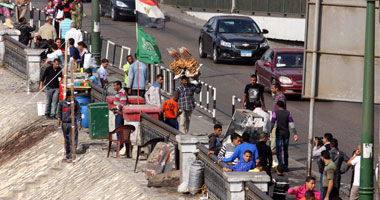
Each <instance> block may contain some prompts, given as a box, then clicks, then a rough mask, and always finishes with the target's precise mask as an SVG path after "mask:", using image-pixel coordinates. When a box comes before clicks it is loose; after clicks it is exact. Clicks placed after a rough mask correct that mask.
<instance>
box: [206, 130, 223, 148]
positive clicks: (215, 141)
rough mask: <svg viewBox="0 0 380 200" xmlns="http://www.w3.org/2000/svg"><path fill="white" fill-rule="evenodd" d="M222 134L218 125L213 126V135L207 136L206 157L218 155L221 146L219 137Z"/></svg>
mask: <svg viewBox="0 0 380 200" xmlns="http://www.w3.org/2000/svg"><path fill="white" fill-rule="evenodd" d="M221 134H222V126H221V125H220V124H215V125H214V133H211V134H210V135H209V136H208V149H209V150H210V151H209V152H208V155H210V154H215V155H218V153H219V151H220V149H221V148H222V145H221V144H220V139H219V136H220V135H221Z"/></svg>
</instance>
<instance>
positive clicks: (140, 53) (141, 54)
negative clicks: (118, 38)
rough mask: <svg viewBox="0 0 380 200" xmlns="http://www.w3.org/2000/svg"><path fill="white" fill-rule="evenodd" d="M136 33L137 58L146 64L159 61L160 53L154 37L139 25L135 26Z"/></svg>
mask: <svg viewBox="0 0 380 200" xmlns="http://www.w3.org/2000/svg"><path fill="white" fill-rule="evenodd" d="M137 33H138V38H137V50H136V54H137V59H138V60H139V61H141V62H144V63H148V64H156V63H161V53H160V49H158V46H157V44H156V39H154V37H152V36H151V35H149V34H146V33H145V32H144V30H143V29H142V28H141V27H138V28H137Z"/></svg>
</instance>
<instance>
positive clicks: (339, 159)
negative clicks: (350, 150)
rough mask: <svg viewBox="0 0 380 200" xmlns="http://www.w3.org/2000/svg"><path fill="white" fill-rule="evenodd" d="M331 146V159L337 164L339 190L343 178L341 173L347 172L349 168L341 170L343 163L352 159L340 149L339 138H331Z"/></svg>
mask: <svg viewBox="0 0 380 200" xmlns="http://www.w3.org/2000/svg"><path fill="white" fill-rule="evenodd" d="M330 147H331V150H330V151H329V152H330V157H331V160H332V161H333V162H334V164H335V166H336V172H335V174H336V176H337V182H338V190H339V188H340V180H341V174H342V173H345V172H346V171H348V168H347V169H346V171H341V167H342V163H343V162H348V160H349V159H350V158H349V157H348V156H347V155H346V154H345V153H344V152H342V151H340V150H339V149H338V140H337V139H335V138H333V139H331V142H330Z"/></svg>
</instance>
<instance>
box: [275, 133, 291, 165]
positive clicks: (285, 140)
mask: <svg viewBox="0 0 380 200" xmlns="http://www.w3.org/2000/svg"><path fill="white" fill-rule="evenodd" d="M288 147H289V136H285V135H276V153H277V160H278V163H279V164H280V163H281V164H283V165H284V166H285V167H288V158H289V154H288ZM282 151H284V160H282Z"/></svg>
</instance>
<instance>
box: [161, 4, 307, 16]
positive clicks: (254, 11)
mask: <svg viewBox="0 0 380 200" xmlns="http://www.w3.org/2000/svg"><path fill="white" fill-rule="evenodd" d="M164 4H168V5H173V6H176V7H181V8H185V9H190V10H199V11H211V12H230V11H232V12H235V13H244V12H245V13H249V14H251V15H264V16H266V15H274V14H275V15H276V14H277V15H283V16H288V15H292V16H298V17H302V18H303V17H304V15H305V13H306V0H165V1H164Z"/></svg>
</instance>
